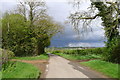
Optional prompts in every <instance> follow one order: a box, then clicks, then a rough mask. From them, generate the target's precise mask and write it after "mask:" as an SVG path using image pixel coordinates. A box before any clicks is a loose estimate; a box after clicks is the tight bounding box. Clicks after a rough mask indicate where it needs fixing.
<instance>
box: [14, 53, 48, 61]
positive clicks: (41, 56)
mask: <svg viewBox="0 0 120 80" xmlns="http://www.w3.org/2000/svg"><path fill="white" fill-rule="evenodd" d="M48 58H49V57H48V55H46V54H44V55H40V56H32V57H13V58H12V59H19V60H47V59H48Z"/></svg>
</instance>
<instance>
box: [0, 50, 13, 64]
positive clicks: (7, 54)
mask: <svg viewBox="0 0 120 80" xmlns="http://www.w3.org/2000/svg"><path fill="white" fill-rule="evenodd" d="M12 57H14V53H13V52H12V51H9V50H4V49H1V48H0V60H1V61H0V63H1V62H2V64H7V63H8V61H9V59H11V58H12Z"/></svg>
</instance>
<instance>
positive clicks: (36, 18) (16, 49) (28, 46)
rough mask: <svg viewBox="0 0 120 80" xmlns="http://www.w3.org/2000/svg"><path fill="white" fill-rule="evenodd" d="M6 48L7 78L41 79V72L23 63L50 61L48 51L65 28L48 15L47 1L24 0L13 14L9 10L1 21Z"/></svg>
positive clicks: (0, 51)
mask: <svg viewBox="0 0 120 80" xmlns="http://www.w3.org/2000/svg"><path fill="white" fill-rule="evenodd" d="M0 22H1V23H2V24H1V29H2V30H1V31H2V33H4V34H2V47H1V48H2V49H0V59H1V60H2V61H0V64H2V73H3V75H2V76H3V78H38V76H39V70H38V69H37V68H36V67H35V66H33V65H31V64H27V63H21V62H11V59H19V60H47V59H48V56H47V55H46V54H45V51H44V48H45V47H48V46H49V45H50V39H51V38H52V37H53V36H54V35H55V34H56V33H58V32H60V31H61V29H62V27H61V25H59V23H57V22H56V21H54V20H53V19H52V18H51V17H50V16H49V15H48V14H47V7H46V3H45V2H44V1H39V2H36V0H34V1H32V2H31V1H30V0H27V1H26V0H22V1H20V2H19V3H18V5H17V7H16V8H15V9H14V10H13V11H7V12H5V13H4V14H3V15H2V18H1V19H0Z"/></svg>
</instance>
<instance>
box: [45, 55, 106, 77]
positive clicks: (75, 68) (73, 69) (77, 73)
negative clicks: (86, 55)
mask: <svg viewBox="0 0 120 80" xmlns="http://www.w3.org/2000/svg"><path fill="white" fill-rule="evenodd" d="M46 73H47V74H46V78H106V77H105V76H102V75H100V74H99V73H96V72H94V71H91V70H88V69H86V68H84V67H82V66H80V65H77V64H76V63H73V62H71V61H69V60H66V59H64V58H62V57H59V56H56V55H51V56H50V60H49V64H48V65H47V69H46Z"/></svg>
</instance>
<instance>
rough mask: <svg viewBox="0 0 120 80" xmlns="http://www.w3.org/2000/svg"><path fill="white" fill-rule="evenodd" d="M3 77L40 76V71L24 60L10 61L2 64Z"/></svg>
mask: <svg viewBox="0 0 120 80" xmlns="http://www.w3.org/2000/svg"><path fill="white" fill-rule="evenodd" d="M2 66H3V67H2V78H3V80H4V79H5V78H38V77H39V75H40V71H39V69H38V68H37V67H35V66H34V65H32V64H28V63H23V62H13V61H12V62H11V61H10V62H8V64H7V65H6V64H4V65H2Z"/></svg>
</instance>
